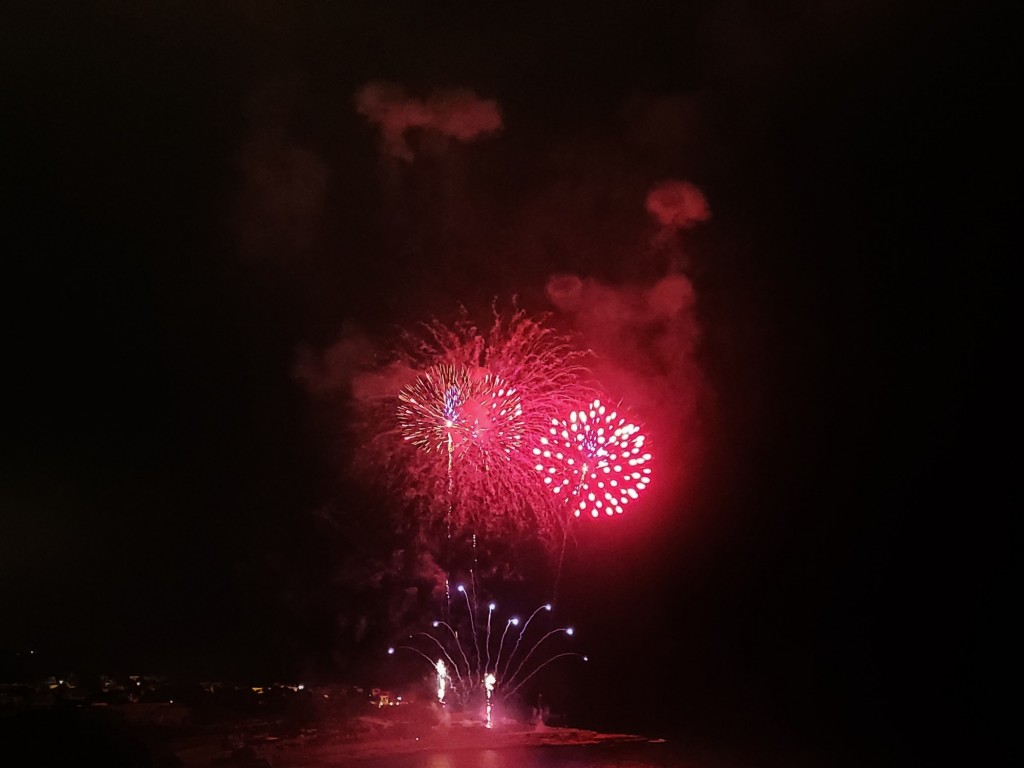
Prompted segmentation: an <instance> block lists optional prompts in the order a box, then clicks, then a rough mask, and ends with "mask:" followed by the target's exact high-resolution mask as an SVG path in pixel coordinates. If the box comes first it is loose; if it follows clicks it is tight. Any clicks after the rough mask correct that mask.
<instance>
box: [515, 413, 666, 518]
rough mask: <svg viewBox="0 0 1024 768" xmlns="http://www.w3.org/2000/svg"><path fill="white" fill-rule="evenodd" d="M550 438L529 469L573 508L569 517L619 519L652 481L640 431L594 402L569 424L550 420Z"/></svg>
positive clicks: (544, 439)
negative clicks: (539, 473) (604, 515)
mask: <svg viewBox="0 0 1024 768" xmlns="http://www.w3.org/2000/svg"><path fill="white" fill-rule="evenodd" d="M548 432H549V434H548V435H547V436H545V437H542V438H541V439H540V445H539V446H537V447H535V448H534V449H533V455H534V456H535V458H536V462H537V463H536V464H535V465H534V469H535V470H537V471H538V472H541V473H543V478H544V483H545V484H546V485H547V486H548V487H549V488H550V489H551V491H552V492H553V493H554V494H555V495H558V496H560V497H561V498H563V499H565V503H566V504H570V505H572V506H573V515H574V516H576V517H581V516H582V515H583V513H584V512H588V511H589V513H590V516H591V517H595V518H596V517H598V516H599V515H600V514H601V512H604V513H605V514H606V515H613V514H621V513H622V512H623V508H624V507H625V506H626V505H628V504H629V502H630V501H632V500H636V499H637V498H639V494H640V492H642V491H643V490H644V489H645V488H646V487H647V484H648V483H649V482H650V479H651V469H650V467H649V466H644V465H645V464H648V463H649V462H650V461H651V454H650V452H649V451H647V450H646V449H645V447H644V443H645V437H644V434H643V433H642V432H641V431H640V427H638V426H637V425H636V424H634V423H632V422H631V421H629V420H628V418H627V417H626V416H622V415H620V414H619V412H618V411H617V410H615V409H610V408H608V407H607V406H605V405H604V404H603V403H602V402H601V400H600V399H594V400H593V401H591V402H590V403H589V404H588V405H587V406H586V407H585V408H581V409H579V410H573V411H571V412H570V413H569V418H568V420H566V419H552V420H551V427H550V428H549V430H548Z"/></svg>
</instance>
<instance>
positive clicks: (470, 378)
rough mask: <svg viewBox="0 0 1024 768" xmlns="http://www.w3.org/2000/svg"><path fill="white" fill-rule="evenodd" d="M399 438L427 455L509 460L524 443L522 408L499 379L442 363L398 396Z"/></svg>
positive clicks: (516, 393)
mask: <svg viewBox="0 0 1024 768" xmlns="http://www.w3.org/2000/svg"><path fill="white" fill-rule="evenodd" d="M398 399H399V401H400V402H399V406H398V422H399V426H400V428H401V431H402V436H403V437H404V439H405V440H407V441H409V442H410V443H411V444H413V445H415V446H417V447H418V448H422V449H424V450H426V451H428V452H431V451H436V452H439V453H444V452H447V453H449V454H452V455H455V456H461V455H463V454H465V453H467V452H476V453H479V454H486V455H487V456H488V457H489V458H491V459H494V458H498V457H500V458H508V457H509V456H510V455H511V454H512V452H513V451H515V450H518V448H519V446H520V445H521V443H522V440H523V432H524V429H525V425H524V423H523V406H522V402H521V400H520V398H519V394H518V392H517V391H516V388H515V387H514V386H512V385H511V384H509V383H508V382H506V381H504V380H503V379H502V378H501V377H500V376H497V375H495V374H492V373H487V372H477V373H476V375H474V372H472V371H471V370H470V369H469V368H468V367H466V366H456V365H450V364H446V363H442V364H440V365H434V366H431V367H430V368H428V369H427V370H426V371H424V372H423V373H422V374H421V375H420V376H419V377H417V379H416V381H415V382H413V383H412V384H410V385H409V386H407V387H405V388H403V389H402V391H401V392H399V394H398Z"/></svg>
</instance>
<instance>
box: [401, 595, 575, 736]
mask: <svg viewBox="0 0 1024 768" xmlns="http://www.w3.org/2000/svg"><path fill="white" fill-rule="evenodd" d="M456 589H457V591H458V592H459V593H461V594H462V595H463V596H464V598H465V606H466V611H465V615H460V616H459V617H458V618H459V619H461V621H458V622H456V620H455V619H454V618H453V620H452V623H449V622H447V621H441V620H437V621H434V622H433V625H432V626H433V630H434V631H432V632H416V633H414V634H412V635H410V638H409V639H410V642H409V644H406V645H400V646H395V647H391V648H389V649H388V653H389V654H394V653H395V652H396V651H398V650H405V651H409V652H411V653H413V654H415V655H417V656H419V657H420V658H422V659H423V660H424V661H426V662H427V663H428V664H429V665H430V667H431V669H432V670H433V673H434V677H435V678H436V680H437V686H438V687H437V696H438V700H439V701H440V702H441V704H443V705H446V704H447V703H449V702H454V703H455V706H457V707H462V708H465V707H468V706H473V705H478V704H479V703H480V698H481V697H483V703H484V712H485V722H486V723H487V727H490V724H491V707H492V704H493V703H494V702H495V701H497V702H502V703H506V704H507V703H509V702H511V701H512V700H513V698H514V697H515V696H516V694H517V693H518V692H519V691H520V690H521V689H522V687H523V686H524V685H525V684H526V683H527V682H529V681H530V680H531V679H532V678H533V677H534V676H535V675H536V674H537V673H538V672H540V671H541V670H542V669H544V668H545V667H547V666H548V665H549V664H551V663H552V662H554V661H556V660H558V659H562V658H566V657H569V656H575V657H577V658H580V659H582V660H584V661H586V660H587V657H586V656H585V655H583V654H581V653H577V652H576V651H568V650H562V651H555V652H549V649H550V647H551V645H552V643H554V642H555V638H556V637H557V636H563V637H573V636H574V634H575V633H574V630H573V628H572V627H556V628H554V629H551V630H549V631H547V632H544V633H540V632H533V633H530V631H529V630H530V626H531V624H532V623H533V622H534V619H535V618H536V617H537V615H538V614H541V613H544V612H548V613H550V612H551V610H552V606H551V604H550V603H546V604H544V605H541V606H539V607H538V608H537V609H536V610H534V611H533V613H531V614H530V616H529V618H528V619H527V620H526V621H525V622H523V621H521V620H520V619H519V617H518V616H512V617H510V618H508V619H506V620H505V625H504V629H503V630H502V632H501V636H500V640H499V639H497V638H496V634H497V633H496V631H495V627H496V626H500V621H499V622H498V623H497V624H495V622H494V621H493V617H494V612H495V611H496V609H497V605H496V604H495V603H493V602H492V603H489V604H488V605H487V607H486V610H487V616H486V621H484V620H483V617H478V616H477V614H479V613H482V609H481V608H480V606H478V605H477V604H476V601H475V599H473V598H471V596H470V593H469V591H468V590H467V589H466V587H465V586H463V585H459V586H458V587H457V588H456ZM478 619H480V620H478ZM513 628H517V629H518V632H516V631H515V630H514V629H513ZM510 630H511V631H512V633H513V634H515V635H516V639H515V643H514V644H513V643H511V642H509V643H506V638H507V636H508V635H509V634H510ZM537 635H540V636H539V637H537ZM524 639H526V640H527V643H526V644H525V645H524V644H523V641H524ZM507 645H509V646H511V651H510V652H508V653H507V654H506V646H507ZM510 670H511V672H510Z"/></svg>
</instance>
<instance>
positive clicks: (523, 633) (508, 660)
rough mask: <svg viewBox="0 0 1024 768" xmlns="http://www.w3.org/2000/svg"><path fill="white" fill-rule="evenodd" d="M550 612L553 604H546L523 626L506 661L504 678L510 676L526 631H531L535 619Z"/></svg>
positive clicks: (532, 614) (502, 673) (538, 608)
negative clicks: (512, 662) (509, 670)
mask: <svg viewBox="0 0 1024 768" xmlns="http://www.w3.org/2000/svg"><path fill="white" fill-rule="evenodd" d="M550 610H551V603H545V604H544V605H541V606H538V607H537V609H536V610H535V611H534V612H533V613H531V614H530V618H528V619H527V620H526V623H525V624H523V628H522V629H520V630H519V637H517V638H516V644H515V646H514V647H513V648H512V653H510V654H509V655H508V659H507V660H506V661H505V669H503V670H502V672H501V676H502V677H505V675H507V674H508V667H509V663H510V662H511V661H512V659H513V657H514V656H515V655H516V651H518V650H519V644H520V643H521V642H522V641H523V635H525V634H526V630H527V629H529V627H530V622H531V621H533V617H534V616H536V615H537V614H538V613H540V612H541V611H550Z"/></svg>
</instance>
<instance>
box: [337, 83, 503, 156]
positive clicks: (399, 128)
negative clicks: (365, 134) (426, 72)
mask: <svg viewBox="0 0 1024 768" xmlns="http://www.w3.org/2000/svg"><path fill="white" fill-rule="evenodd" d="M355 103H356V111H357V112H358V113H359V114H360V115H362V116H363V117H365V118H366V119H367V120H369V121H370V122H371V123H373V124H375V125H377V126H379V127H380V134H381V149H382V151H383V152H385V153H386V154H388V155H390V156H391V157H394V158H398V159H400V160H405V161H407V162H411V161H412V160H413V159H414V156H415V152H414V151H413V148H412V146H411V145H410V144H409V136H408V134H409V132H410V131H411V130H413V129H421V130H427V131H432V132H434V133H437V134H440V135H441V136H445V137H448V138H451V139H455V140H456V141H462V142H466V141H472V140H473V139H476V138H478V137H480V136H484V135H486V134H492V133H496V132H497V131H499V130H501V127H502V116H501V109H500V107H499V106H498V102H496V101H494V100H493V99H481V98H480V97H479V96H477V95H476V94H475V93H474V92H473V91H471V90H469V89H467V88H455V89H443V90H436V91H433V92H432V93H431V94H430V95H429V96H428V97H427V98H426V99H419V98H415V97H412V96H409V95H407V94H406V93H405V90H404V89H403V88H402V86H400V85H397V84H395V83H386V82H371V83H367V84H366V85H364V86H363V87H362V88H360V89H359V90H358V91H357V92H356V95H355Z"/></svg>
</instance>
